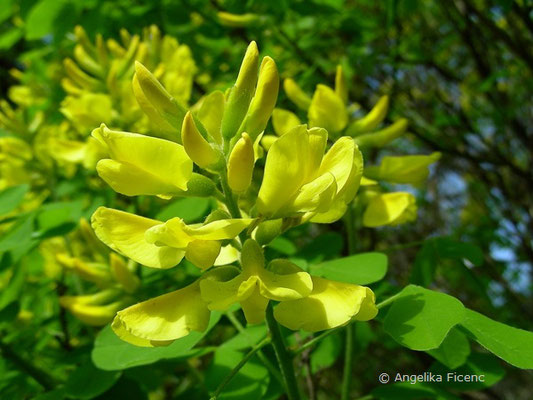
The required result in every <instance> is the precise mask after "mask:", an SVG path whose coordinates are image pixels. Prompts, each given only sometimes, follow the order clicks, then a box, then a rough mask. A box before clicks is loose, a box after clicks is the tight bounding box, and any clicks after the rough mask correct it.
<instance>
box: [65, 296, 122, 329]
mask: <svg viewBox="0 0 533 400" xmlns="http://www.w3.org/2000/svg"><path fill="white" fill-rule="evenodd" d="M119 296H120V291H119V290H116V289H106V290H103V291H100V292H97V293H94V294H89V295H82V296H61V297H60V298H59V303H60V304H61V306H62V307H64V308H66V309H67V310H69V311H70V312H71V313H72V314H73V315H74V316H75V317H76V318H78V319H79V320H80V321H82V322H83V323H85V324H87V325H93V326H102V325H105V324H107V323H108V322H110V321H111V320H112V319H113V318H114V317H115V314H116V313H117V311H118V310H120V309H121V308H123V307H124V306H126V305H127V304H128V303H130V304H131V299H129V298H123V299H119Z"/></svg>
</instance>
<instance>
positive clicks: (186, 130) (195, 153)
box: [181, 111, 222, 168]
mask: <svg viewBox="0 0 533 400" xmlns="http://www.w3.org/2000/svg"><path fill="white" fill-rule="evenodd" d="M181 140H182V142H183V147H184V148H185V151H186V152H187V154H188V155H189V157H190V158H191V160H193V161H194V162H195V163H196V164H197V165H198V166H199V167H200V168H214V167H216V164H218V163H219V162H220V160H221V158H222V154H221V153H220V152H219V151H217V150H215V149H214V148H213V147H211V145H210V144H209V143H208V142H207V140H205V139H204V137H203V136H202V134H201V133H200V131H199V130H198V128H197V127H196V123H195V122H194V119H193V116H192V114H191V113H190V111H189V112H187V114H186V115H185V118H184V119H183V125H182V128H181Z"/></svg>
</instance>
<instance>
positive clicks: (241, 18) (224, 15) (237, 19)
mask: <svg viewBox="0 0 533 400" xmlns="http://www.w3.org/2000/svg"><path fill="white" fill-rule="evenodd" d="M217 17H218V20H219V21H220V23H221V24H222V25H224V26H230V27H233V28H242V27H246V26H250V25H255V24H256V23H257V22H259V21H260V19H261V17H260V16H259V15H257V14H251V13H247V14H231V13H228V12H224V11H219V12H218V13H217Z"/></svg>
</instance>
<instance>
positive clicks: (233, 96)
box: [221, 41, 259, 139]
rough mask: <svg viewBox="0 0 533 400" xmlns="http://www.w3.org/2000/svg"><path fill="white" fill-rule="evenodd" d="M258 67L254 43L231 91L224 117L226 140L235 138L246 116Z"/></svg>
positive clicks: (223, 131) (222, 129)
mask: <svg viewBox="0 0 533 400" xmlns="http://www.w3.org/2000/svg"><path fill="white" fill-rule="evenodd" d="M258 66H259V51H258V50H257V44H256V43H255V42H253V41H252V42H251V43H250V44H249V46H248V48H247V49H246V54H245V55H244V59H243V60H242V64H241V68H240V70H239V76H238V77H237V81H236V82H235V86H233V88H232V89H231V92H230V94H229V97H228V101H227V102H226V109H225V110H224V116H223V117H222V125H221V131H222V137H224V138H226V139H230V138H232V137H233V136H235V134H236V133H237V131H238V129H239V127H240V126H241V123H242V121H243V119H244V117H245V116H246V113H247V111H248V107H249V106H250V101H251V100H252V96H253V94H254V90H255V84H256V83H257V69H258Z"/></svg>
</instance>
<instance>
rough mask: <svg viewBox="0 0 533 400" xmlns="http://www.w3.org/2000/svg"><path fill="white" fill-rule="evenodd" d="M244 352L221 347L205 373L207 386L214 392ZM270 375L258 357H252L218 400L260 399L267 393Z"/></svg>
mask: <svg viewBox="0 0 533 400" xmlns="http://www.w3.org/2000/svg"><path fill="white" fill-rule="evenodd" d="M243 357H244V353H241V352H239V351H235V350H231V349H227V348H224V347H219V348H218V349H217V350H216V351H215V357H214V358H213V362H212V363H211V365H210V366H209V368H208V369H207V371H206V373H205V386H206V388H207V390H208V391H209V392H210V393H213V392H214V391H215V390H216V389H217V387H218V385H219V384H220V383H221V382H222V381H223V380H224V378H225V377H226V376H227V375H228V374H229V373H230V372H231V370H232V369H233V368H234V367H235V366H236V365H237V364H238V363H239V362H240V361H241V359H242V358H243ZM269 381H270V376H269V374H268V370H267V369H266V368H265V367H264V366H263V365H262V363H261V362H260V361H259V359H258V358H257V357H255V356H254V357H252V358H251V359H250V360H249V361H248V362H247V363H246V364H245V365H244V367H242V368H241V369H240V370H239V372H237V374H235V376H234V377H233V378H232V380H231V381H230V382H229V383H228V384H227V385H226V387H225V388H224V390H223V392H222V393H221V394H220V396H218V397H217V399H218V400H230V399H231V400H248V399H260V398H261V397H262V396H263V394H265V392H266V390H267V387H268V384H269Z"/></svg>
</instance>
